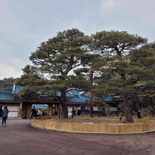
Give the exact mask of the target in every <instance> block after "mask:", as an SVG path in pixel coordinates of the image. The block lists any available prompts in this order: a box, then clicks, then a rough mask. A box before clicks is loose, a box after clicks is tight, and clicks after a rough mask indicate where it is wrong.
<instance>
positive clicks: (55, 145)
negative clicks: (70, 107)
mask: <svg viewBox="0 0 155 155" xmlns="http://www.w3.org/2000/svg"><path fill="white" fill-rule="evenodd" d="M31 123H32V121H30V120H23V119H11V120H7V126H6V127H3V126H0V155H155V132H152V133H145V134H133V135H105V134H79V133H66V132H58V131H51V130H42V129H37V128H33V127H31Z"/></svg>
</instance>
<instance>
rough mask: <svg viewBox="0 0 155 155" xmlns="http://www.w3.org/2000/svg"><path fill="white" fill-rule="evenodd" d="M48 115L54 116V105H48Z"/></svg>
mask: <svg viewBox="0 0 155 155" xmlns="http://www.w3.org/2000/svg"><path fill="white" fill-rule="evenodd" d="M48 114H49V116H52V115H53V104H51V103H49V104H48Z"/></svg>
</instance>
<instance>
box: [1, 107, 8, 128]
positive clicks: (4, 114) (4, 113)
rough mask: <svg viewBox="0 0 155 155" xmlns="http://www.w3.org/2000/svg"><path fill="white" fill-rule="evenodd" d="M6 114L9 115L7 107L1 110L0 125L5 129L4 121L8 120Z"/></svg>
mask: <svg viewBox="0 0 155 155" xmlns="http://www.w3.org/2000/svg"><path fill="white" fill-rule="evenodd" d="M8 113H9V110H8V108H7V106H5V107H4V110H2V125H4V127H6V120H7V118H8Z"/></svg>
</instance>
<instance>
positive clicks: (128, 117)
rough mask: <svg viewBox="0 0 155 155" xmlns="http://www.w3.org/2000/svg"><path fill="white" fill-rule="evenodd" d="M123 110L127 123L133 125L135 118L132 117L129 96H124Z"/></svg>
mask: <svg viewBox="0 0 155 155" xmlns="http://www.w3.org/2000/svg"><path fill="white" fill-rule="evenodd" d="M123 110H124V114H125V121H126V122H129V123H133V122H134V120H133V117H132V115H131V110H130V108H129V100H128V94H127V93H125V94H123Z"/></svg>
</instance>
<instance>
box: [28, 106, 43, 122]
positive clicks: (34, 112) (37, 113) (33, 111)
mask: <svg viewBox="0 0 155 155" xmlns="http://www.w3.org/2000/svg"><path fill="white" fill-rule="evenodd" d="M40 115H42V112H41V111H40V110H39V109H35V106H34V107H33V108H32V109H31V116H30V120H31V119H33V117H38V116H40Z"/></svg>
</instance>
